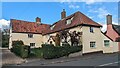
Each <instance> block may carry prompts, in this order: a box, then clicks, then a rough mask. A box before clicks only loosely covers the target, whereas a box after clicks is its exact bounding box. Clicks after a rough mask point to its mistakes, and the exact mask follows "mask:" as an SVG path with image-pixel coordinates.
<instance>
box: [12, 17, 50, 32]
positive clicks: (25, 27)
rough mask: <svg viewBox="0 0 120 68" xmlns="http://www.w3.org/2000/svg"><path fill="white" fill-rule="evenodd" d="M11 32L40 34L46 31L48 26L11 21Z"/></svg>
mask: <svg viewBox="0 0 120 68" xmlns="http://www.w3.org/2000/svg"><path fill="white" fill-rule="evenodd" d="M11 25H12V32H15V33H40V34H42V33H43V31H45V30H47V29H48V28H49V27H50V25H48V24H37V23H35V22H28V21H22V20H15V19H11Z"/></svg>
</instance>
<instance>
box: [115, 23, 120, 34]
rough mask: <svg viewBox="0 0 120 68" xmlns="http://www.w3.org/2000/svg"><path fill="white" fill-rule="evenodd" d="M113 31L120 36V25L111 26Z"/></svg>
mask: <svg viewBox="0 0 120 68" xmlns="http://www.w3.org/2000/svg"><path fill="white" fill-rule="evenodd" d="M113 29H114V30H115V31H116V32H117V33H118V34H119V35H120V25H113Z"/></svg>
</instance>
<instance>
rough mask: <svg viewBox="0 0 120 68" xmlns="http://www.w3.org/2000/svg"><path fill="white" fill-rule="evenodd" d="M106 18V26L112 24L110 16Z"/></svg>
mask: <svg viewBox="0 0 120 68" xmlns="http://www.w3.org/2000/svg"><path fill="white" fill-rule="evenodd" d="M106 18H107V25H109V24H112V15H109V14H108V15H107V16H106Z"/></svg>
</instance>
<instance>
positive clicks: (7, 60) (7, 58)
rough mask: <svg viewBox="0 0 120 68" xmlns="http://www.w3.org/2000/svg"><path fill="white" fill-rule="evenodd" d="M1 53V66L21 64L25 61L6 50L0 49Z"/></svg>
mask: <svg viewBox="0 0 120 68" xmlns="http://www.w3.org/2000/svg"><path fill="white" fill-rule="evenodd" d="M0 50H1V51H2V53H1V55H2V65H6V64H21V63H24V62H25V60H24V59H22V58H20V57H18V56H16V55H15V54H14V53H12V52H10V50H9V49H8V48H1V49H0Z"/></svg>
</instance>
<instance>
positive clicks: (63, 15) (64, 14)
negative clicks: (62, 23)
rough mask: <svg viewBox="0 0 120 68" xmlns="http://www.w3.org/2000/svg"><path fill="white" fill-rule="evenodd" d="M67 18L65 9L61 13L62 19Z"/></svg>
mask: <svg viewBox="0 0 120 68" xmlns="http://www.w3.org/2000/svg"><path fill="white" fill-rule="evenodd" d="M63 18H66V11H65V9H63V11H62V12H61V19H63Z"/></svg>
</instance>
